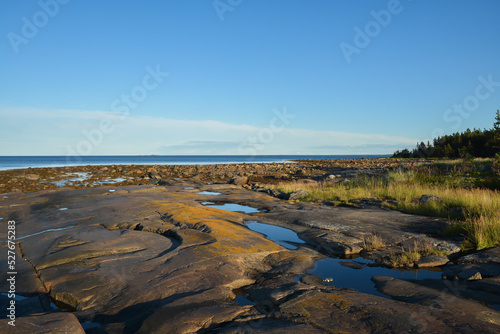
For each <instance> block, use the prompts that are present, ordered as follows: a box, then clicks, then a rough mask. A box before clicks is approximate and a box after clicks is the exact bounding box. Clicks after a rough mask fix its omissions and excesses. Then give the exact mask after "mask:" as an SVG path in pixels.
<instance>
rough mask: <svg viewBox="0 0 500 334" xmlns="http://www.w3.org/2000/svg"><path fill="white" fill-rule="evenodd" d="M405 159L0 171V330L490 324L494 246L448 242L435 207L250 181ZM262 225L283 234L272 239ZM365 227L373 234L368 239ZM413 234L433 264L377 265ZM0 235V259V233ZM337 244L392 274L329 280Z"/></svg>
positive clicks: (388, 329)
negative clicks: (11, 235) (12, 290)
mask: <svg viewBox="0 0 500 334" xmlns="http://www.w3.org/2000/svg"><path fill="white" fill-rule="evenodd" d="M404 167H405V166H404V165H402V164H401V162H400V161H395V160H389V159H374V160H371V159H370V160H365V159H361V160H343V161H341V160H335V161H333V160H332V161H300V162H297V163H284V164H277V163H276V164H237V165H210V166H208V165H207V166H203V165H202V166H83V167H61V168H36V169H35V168H33V169H26V170H12V171H1V172H0V217H2V218H3V219H2V220H0V226H2V227H3V228H2V230H1V234H0V236H1V238H2V239H1V240H7V233H6V224H7V220H11V221H12V220H13V221H16V235H17V236H16V238H17V243H16V246H17V247H16V259H17V263H16V265H17V267H16V270H17V278H18V279H17V283H16V294H17V295H18V296H19V298H18V299H17V300H16V324H17V325H18V326H16V328H15V329H16V331H12V329H13V328H12V326H10V325H8V320H9V319H8V318H6V314H4V313H2V319H3V320H0V332H2V333H10V332H16V333H33V332H47V333H49V332H50V333H59V332H61V333H62V332H71V333H83V332H87V333H263V332H266V333H336V332H347V333H428V332H437V333H498V332H499V331H500V312H499V311H497V310H498V308H499V305H498V304H500V249H499V248H492V249H488V250H484V251H481V252H478V253H474V254H462V253H461V252H460V247H459V245H460V242H461V240H458V239H447V238H443V237H441V236H440V234H439V232H440V231H441V230H442V228H443V226H444V225H445V224H446V221H444V220H442V219H436V218H428V217H421V216H415V215H408V214H404V213H401V212H397V211H392V210H386V209H382V208H380V207H379V205H377V203H376V202H370V203H368V204H366V203H365V204H366V205H360V206H359V208H352V207H350V208H347V207H334V206H331V205H328V203H308V202H297V201H295V200H294V198H293V197H292V198H291V196H286V197H284V196H280V194H279V193H272V191H271V190H269V189H265V188H264V187H262V183H264V182H265V183H272V182H280V181H283V180H308V181H306V182H319V181H322V182H345V180H349V179H352V178H355V177H356V175H359V174H372V175H373V174H384V173H387V172H388V171H389V170H394V169H397V168H404ZM297 196H298V197H300V194H299V195H297ZM227 205H233V207H231V209H227ZM248 208H251V209H252V210H251V211H246V209H248ZM244 211H246V213H245V212H244ZM252 223H258V224H262V225H261V226H262V227H264V228H266V229H267V230H266V231H268V232H262V233H259V232H257V231H254V230H252V229H250V228H249V227H250V225H251V224H252ZM272 227H281V228H282V230H280V231H285V230H286V231H287V233H291V235H292V236H294V238H292V239H290V240H289V239H286V238H285V237H282V238H283V239H276V238H274V239H273V238H272V237H271V232H272ZM283 233H284V232H283ZM375 235H376V236H377V238H378V240H381V241H382V243H383V247H370V241H373V239H372V238H373V236H375ZM295 237H298V239H297V238H295ZM372 243H373V242H372ZM416 244H419V245H425V244H427V245H430V246H432V247H433V248H436V249H439V250H442V251H443V252H446V254H447V255H429V256H427V257H423V258H422V259H419V261H418V262H416V263H413V264H412V269H411V270H417V269H418V270H428V269H429V268H430V269H432V270H435V273H436V274H437V275H438V278H434V279H420V278H419V277H418V275H419V272H418V271H410V269H399V270H398V269H387V266H388V262H387V258H388V257H389V256H390V255H391V254H393V253H394V252H395V251H396V250H401V249H407V250H411V249H412V247H415V245H416ZM2 250H3V251H2V257H1V265H2V268H7V256H6V254H7V251H6V250H7V248H6V243H5V242H2ZM361 256H362V257H361ZM338 257H342V258H344V259H345V260H342V261H343V262H342V268H344V269H342V275H348V277H352V280H353V281H355V280H356V279H357V278H359V277H361V276H362V274H363V273H364V272H365V271H366V270H367V268H368V267H371V268H381V269H384V270H385V271H384V273H386V272H387V273H390V275H389V276H387V275H374V276H373V277H371V280H370V281H369V282H367V283H366V284H367V285H371V286H373V289H374V291H377V293H368V292H360V291H358V290H355V289H353V288H350V287H340V286H338V285H336V284H337V282H340V280H339V279H338V277H337V276H336V275H341V273H340V271H339V272H338V273H337V272H334V273H333V274H332V276H331V277H330V276H324V275H323V274H322V273H320V272H318V271H315V270H314V268H316V267H317V265H318V263H319V261H323V260H325V259H332V260H335V259H337V258H338ZM313 272H314V273H313ZM380 272H382V271H380ZM403 273H410V274H412V275H411V278H405V277H404V275H403ZM421 273H423V271H422V272H421ZM328 275H329V274H328ZM5 276H6V274H4V273H2V277H1V281H0V285H1V287H2V291H8V289H9V286H8V282H7V280H6V277H5ZM8 302H9V299H8V297H7V295H4V294H2V295H0V304H1V305H7V303H8ZM2 309H3V310H4V311H2V312H5V308H2Z"/></svg>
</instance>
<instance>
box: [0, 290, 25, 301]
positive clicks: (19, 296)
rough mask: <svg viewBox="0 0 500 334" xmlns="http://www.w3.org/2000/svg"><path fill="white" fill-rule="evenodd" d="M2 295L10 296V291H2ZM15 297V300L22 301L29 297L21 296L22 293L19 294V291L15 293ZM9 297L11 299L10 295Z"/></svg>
mask: <svg viewBox="0 0 500 334" xmlns="http://www.w3.org/2000/svg"><path fill="white" fill-rule="evenodd" d="M1 295H2V296H5V297H9V294H8V293H5V292H2V293H1ZM13 297H14V300H15V301H16V302H20V301H22V300H25V299H28V297H24V296H21V295H19V294H17V293H16V294H14V296H13ZM9 299H10V297H9Z"/></svg>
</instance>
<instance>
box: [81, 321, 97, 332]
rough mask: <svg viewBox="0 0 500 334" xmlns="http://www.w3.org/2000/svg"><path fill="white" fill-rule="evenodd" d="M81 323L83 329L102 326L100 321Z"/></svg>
mask: <svg viewBox="0 0 500 334" xmlns="http://www.w3.org/2000/svg"><path fill="white" fill-rule="evenodd" d="M81 325H82V328H83V330H87V329H91V328H97V327H100V326H101V324H100V323H97V322H91V321H85V322H82V324H81Z"/></svg>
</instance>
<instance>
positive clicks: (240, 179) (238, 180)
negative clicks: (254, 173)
mask: <svg viewBox="0 0 500 334" xmlns="http://www.w3.org/2000/svg"><path fill="white" fill-rule="evenodd" d="M227 183H228V184H234V185H237V186H242V185H244V184H247V183H248V177H246V176H236V177H233V178H232V179H231V180H229V181H227Z"/></svg>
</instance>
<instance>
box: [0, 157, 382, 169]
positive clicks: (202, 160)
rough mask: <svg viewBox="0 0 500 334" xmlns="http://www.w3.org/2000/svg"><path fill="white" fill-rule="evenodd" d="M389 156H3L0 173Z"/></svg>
mask: <svg viewBox="0 0 500 334" xmlns="http://www.w3.org/2000/svg"><path fill="white" fill-rule="evenodd" d="M388 156H389V155H177V156H173V155H162V156H126V155H107V156H15V157H13V156H0V170H5V169H16V168H28V167H33V168H35V167H61V166H87V165H212V164H231V163H244V162H245V163H271V162H286V161H291V160H298V159H313V160H314V159H360V158H385V157H388Z"/></svg>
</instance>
